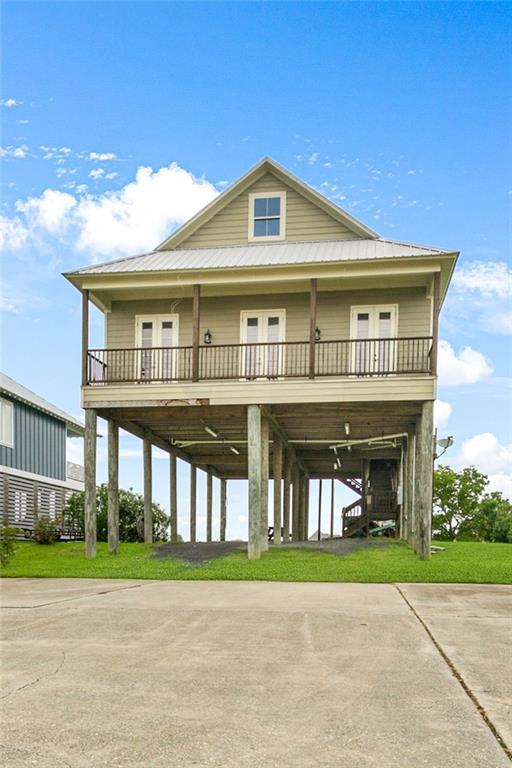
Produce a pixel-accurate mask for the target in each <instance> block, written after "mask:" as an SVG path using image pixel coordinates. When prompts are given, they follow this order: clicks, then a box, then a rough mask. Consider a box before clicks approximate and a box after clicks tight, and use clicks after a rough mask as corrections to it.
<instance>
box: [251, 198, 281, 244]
mask: <svg viewBox="0 0 512 768" xmlns="http://www.w3.org/2000/svg"><path fill="white" fill-rule="evenodd" d="M285 206H286V197H285V193H284V192H272V193H270V192H266V193H265V192H263V193H261V194H253V195H249V240H251V241H260V240H283V239H284V234H285V233H284V228H285Z"/></svg>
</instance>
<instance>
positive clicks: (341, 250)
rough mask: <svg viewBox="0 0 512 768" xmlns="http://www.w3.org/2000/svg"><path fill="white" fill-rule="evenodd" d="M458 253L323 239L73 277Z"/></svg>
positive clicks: (159, 257) (206, 251)
mask: <svg viewBox="0 0 512 768" xmlns="http://www.w3.org/2000/svg"><path fill="white" fill-rule="evenodd" d="M449 253H454V251H451V250H447V249H442V248H433V247H430V246H424V245H415V244H413V243H404V242H400V241H398V240H383V239H380V238H379V239H357V240H322V241H313V242H283V243H272V244H270V243H267V244H264V245H263V244H261V245H260V244H255V245H252V244H246V245H231V246H219V247H214V248H197V249H178V250H169V251H163V250H162V251H151V252H150V253H145V254H142V255H140V256H131V257H128V258H124V259H117V260H115V261H109V262H105V263H103V264H91V265H90V266H88V267H83V268H82V269H79V270H77V271H76V272H72V273H69V274H74V275H78V274H91V275H92V274H115V273H126V272H161V271H166V272H167V271H185V270H193V269H194V270H196V269H237V268H244V267H264V266H279V265H291V264H311V263H317V262H339V261H359V260H368V259H393V258H407V257H409V258H410V257H421V256H438V255H442V254H449Z"/></svg>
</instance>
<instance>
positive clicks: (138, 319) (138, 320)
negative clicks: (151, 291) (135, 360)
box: [135, 314, 180, 347]
mask: <svg viewBox="0 0 512 768" xmlns="http://www.w3.org/2000/svg"><path fill="white" fill-rule="evenodd" d="M149 320H151V321H153V322H155V321H156V322H162V321H163V322H165V321H168V320H170V321H171V322H172V324H173V326H172V328H173V331H174V330H176V343H175V344H173V347H179V345H180V344H179V340H180V316H179V315H177V314H171V315H168V314H160V315H135V346H136V347H141V346H142V337H141V335H140V331H141V330H142V323H143V322H148V321H149Z"/></svg>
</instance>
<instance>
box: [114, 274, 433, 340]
mask: <svg viewBox="0 0 512 768" xmlns="http://www.w3.org/2000/svg"><path fill="white" fill-rule="evenodd" d="M374 304H398V335H399V336H428V335H430V311H431V302H430V300H429V299H427V298H426V295H425V289H424V288H394V289H391V288H390V289H386V290H359V291H326V292H322V291H320V292H319V295H318V308H317V325H318V327H319V328H320V330H321V334H322V340H324V341H330V340H336V339H348V338H350V308H351V307H352V306H354V305H374ZM250 309H254V310H257V309H285V310H286V341H305V340H307V339H308V337H309V295H308V294H307V293H285V294H264V295H261V296H260V295H252V296H226V297H205V298H202V299H201V331H200V338H201V339H202V336H203V334H204V332H205V331H206V330H207V329H209V330H210V331H211V333H212V335H213V343H214V344H238V343H239V342H240V312H241V310H250ZM153 314H178V316H179V341H178V343H179V344H180V345H181V346H189V345H190V344H192V301H191V299H190V298H187V299H181V298H179V297H170V298H169V299H155V300H153V301H148V300H141V301H117V302H113V304H112V311H111V312H109V313H108V314H107V316H106V317H107V321H106V340H105V346H106V347H107V348H109V349H116V348H117V349H122V348H125V347H133V346H135V345H136V339H135V317H136V315H153Z"/></svg>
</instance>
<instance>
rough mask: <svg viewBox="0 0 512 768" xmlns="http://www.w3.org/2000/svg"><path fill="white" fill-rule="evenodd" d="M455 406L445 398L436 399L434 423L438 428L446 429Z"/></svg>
mask: <svg viewBox="0 0 512 768" xmlns="http://www.w3.org/2000/svg"><path fill="white" fill-rule="evenodd" d="M452 411H453V408H452V406H451V405H450V403H446V402H445V401H444V400H436V401H435V403H434V424H435V426H436V428H437V429H439V430H442V429H445V428H446V426H447V424H448V420H449V418H450V416H451V415H452Z"/></svg>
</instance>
